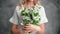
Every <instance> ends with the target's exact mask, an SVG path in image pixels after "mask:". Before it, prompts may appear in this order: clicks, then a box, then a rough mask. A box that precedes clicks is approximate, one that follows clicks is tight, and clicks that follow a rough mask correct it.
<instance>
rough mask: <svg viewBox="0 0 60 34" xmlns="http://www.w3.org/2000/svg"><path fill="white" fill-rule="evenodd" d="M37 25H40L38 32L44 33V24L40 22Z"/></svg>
mask: <svg viewBox="0 0 60 34" xmlns="http://www.w3.org/2000/svg"><path fill="white" fill-rule="evenodd" d="M39 27H40V29H39V30H38V34H44V30H45V25H44V24H41V25H40V26H39Z"/></svg>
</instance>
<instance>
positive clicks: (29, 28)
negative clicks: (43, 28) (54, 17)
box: [23, 24, 40, 32]
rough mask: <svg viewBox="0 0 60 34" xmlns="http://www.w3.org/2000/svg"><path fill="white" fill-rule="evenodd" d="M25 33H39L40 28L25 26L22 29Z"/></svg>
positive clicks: (31, 25) (30, 25)
mask: <svg viewBox="0 0 60 34" xmlns="http://www.w3.org/2000/svg"><path fill="white" fill-rule="evenodd" d="M23 30H24V31H25V32H31V31H40V26H36V25H33V24H26V25H25V26H24V28H23Z"/></svg>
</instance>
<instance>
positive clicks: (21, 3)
mask: <svg viewBox="0 0 60 34" xmlns="http://www.w3.org/2000/svg"><path fill="white" fill-rule="evenodd" d="M25 2H28V0H19V3H18V6H22V5H23V4H24V3H25ZM33 3H34V5H36V4H38V5H39V4H40V1H39V0H34V1H33Z"/></svg>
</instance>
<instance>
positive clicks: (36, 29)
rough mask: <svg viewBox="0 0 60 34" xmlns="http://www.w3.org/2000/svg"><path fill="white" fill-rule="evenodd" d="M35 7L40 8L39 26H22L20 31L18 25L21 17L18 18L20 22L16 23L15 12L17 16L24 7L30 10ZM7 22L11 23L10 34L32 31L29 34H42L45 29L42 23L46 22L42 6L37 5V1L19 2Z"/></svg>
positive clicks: (24, 0) (26, 0)
mask: <svg viewBox="0 0 60 34" xmlns="http://www.w3.org/2000/svg"><path fill="white" fill-rule="evenodd" d="M36 5H38V6H40V7H41V8H40V16H41V21H40V25H39V26H36V25H33V24H27V25H24V26H23V29H21V27H22V26H21V25H19V23H21V16H20V21H19V23H18V18H17V15H16V12H17V14H18V16H19V11H21V10H22V9H23V8H24V7H26V6H28V7H30V8H31V7H32V6H36ZM9 21H10V22H11V23H12V27H11V31H12V34H23V33H24V34H27V33H26V32H30V31H32V33H31V34H44V28H45V24H44V23H47V22H48V20H47V17H46V14H45V9H44V7H43V6H41V5H40V4H39V1H38V0H21V1H20V2H19V4H18V5H17V7H16V9H15V12H14V15H13V16H12V17H11V19H10V20H9ZM20 26H21V27H20ZM19 27H20V28H19Z"/></svg>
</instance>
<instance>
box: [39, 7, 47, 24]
mask: <svg viewBox="0 0 60 34" xmlns="http://www.w3.org/2000/svg"><path fill="white" fill-rule="evenodd" d="M39 14H40V17H41V21H40V24H42V23H47V22H48V19H47V16H46V13H45V9H44V7H43V6H41V9H40V12H39Z"/></svg>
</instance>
